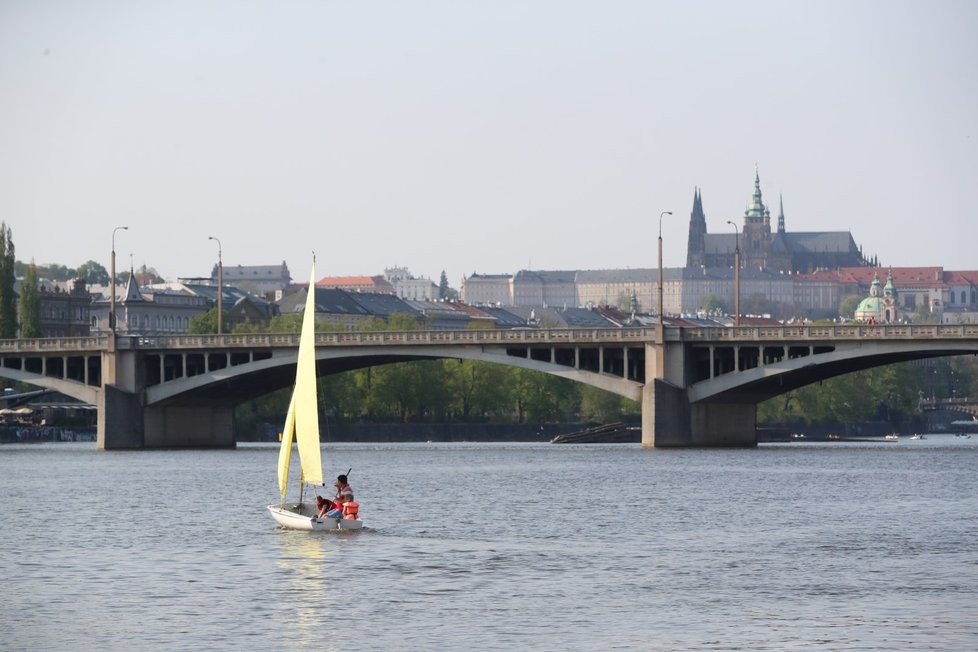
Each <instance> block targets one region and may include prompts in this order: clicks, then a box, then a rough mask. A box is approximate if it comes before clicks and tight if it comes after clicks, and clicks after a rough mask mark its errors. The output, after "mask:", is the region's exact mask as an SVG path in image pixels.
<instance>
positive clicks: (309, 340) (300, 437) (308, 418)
mask: <svg viewBox="0 0 978 652" xmlns="http://www.w3.org/2000/svg"><path fill="white" fill-rule="evenodd" d="M292 402H293V403H295V431H296V432H295V439H296V443H297V446H298V449H299V461H300V463H301V465H302V478H303V482H307V483H309V484H322V483H323V462H322V457H321V455H320V452H319V405H318V401H317V399H316V265H315V262H313V267H312V271H311V272H310V274H309V291H308V293H307V294H306V306H305V310H304V311H303V313H302V333H301V334H300V336H299V363H298V365H297V367H296V370H295V390H294V393H293V394H292Z"/></svg>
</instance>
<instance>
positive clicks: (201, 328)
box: [187, 308, 227, 335]
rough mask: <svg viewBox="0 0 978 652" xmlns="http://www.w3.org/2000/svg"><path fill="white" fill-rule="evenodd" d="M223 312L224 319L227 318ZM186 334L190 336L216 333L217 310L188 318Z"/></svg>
mask: <svg viewBox="0 0 978 652" xmlns="http://www.w3.org/2000/svg"><path fill="white" fill-rule="evenodd" d="M226 313H227V311H225V317H226V316H227V314H226ZM187 332H188V333H189V334H191V335H213V334H215V333H217V308H211V309H210V310H208V311H207V312H203V313H201V314H199V315H196V316H194V317H191V318H190V323H189V324H187Z"/></svg>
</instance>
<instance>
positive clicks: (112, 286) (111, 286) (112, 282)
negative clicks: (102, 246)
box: [109, 226, 129, 335]
mask: <svg viewBox="0 0 978 652" xmlns="http://www.w3.org/2000/svg"><path fill="white" fill-rule="evenodd" d="M128 230H129V227H128V226H117V227H115V228H114V229H112V264H111V265H110V267H112V271H111V273H110V275H109V292H110V294H111V295H112V296H111V297H110V298H109V331H110V332H111V333H112V334H113V335H115V232H116V231H128Z"/></svg>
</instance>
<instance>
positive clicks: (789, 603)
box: [0, 435, 978, 651]
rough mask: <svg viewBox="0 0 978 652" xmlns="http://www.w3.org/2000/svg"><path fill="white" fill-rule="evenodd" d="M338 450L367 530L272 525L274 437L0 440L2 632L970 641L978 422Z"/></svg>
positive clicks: (105, 638)
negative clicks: (210, 444) (848, 431)
mask: <svg viewBox="0 0 978 652" xmlns="http://www.w3.org/2000/svg"><path fill="white" fill-rule="evenodd" d="M324 455H325V461H326V469H327V475H328V477H334V476H335V475H336V474H338V473H343V472H345V471H346V470H347V468H350V467H352V472H351V474H350V481H351V484H352V485H353V487H354V489H355V490H356V495H357V499H358V501H359V502H360V504H361V516H362V517H363V518H364V521H365V524H366V526H367V529H365V530H363V531H362V532H360V533H353V534H351V535H346V536H337V535H334V534H322V533H303V532H291V531H285V530H281V529H278V528H277V527H276V526H275V524H274V522H273V521H272V519H271V518H270V516H269V515H268V514H267V512H266V510H265V505H267V504H268V503H269V502H274V501H275V500H276V486H275V467H276V460H277V448H276V446H275V445H263V444H247V445H240V446H239V447H238V448H237V449H236V450H222V451H181V450H173V451H126V452H97V451H96V450H95V449H94V444H74V443H62V444H33V445H27V444H10V445H4V446H0V495H2V496H3V501H2V503H0V505H2V506H0V517H2V523H3V536H2V552H0V577H2V585H3V590H2V598H0V649H3V650H134V649H135V650H150V649H160V650H163V649H165V650H237V651H242V650H299V649H316V650H415V649H421V650H469V649H471V650H476V649H478V650H514V649H515V650H921V649H934V650H974V649H976V648H978V618H976V614H978V612H976V605H978V508H976V504H978V500H976V498H978V491H976V489H978V436H975V437H972V438H971V439H964V438H960V437H954V436H953V435H932V436H930V437H928V438H927V439H925V440H922V441H910V440H909V439H907V438H904V439H901V440H900V441H898V442H892V443H890V442H887V443H883V442H861V443H847V442H830V443H823V444H816V443H798V442H793V443H786V444H765V445H761V446H759V447H758V448H756V449H734V450H705V449H694V450H642V449H641V448H639V447H638V446H637V445H627V444H619V445H579V446H572V445H564V446H556V445H549V444H525V443H517V444H506V443H498V444H492V443H473V444H465V443H457V444H424V443H405V444H335V445H329V446H326V447H324Z"/></svg>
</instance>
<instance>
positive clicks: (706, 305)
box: [703, 294, 727, 315]
mask: <svg viewBox="0 0 978 652" xmlns="http://www.w3.org/2000/svg"><path fill="white" fill-rule="evenodd" d="M703 310H705V311H706V312H707V313H708V314H711V315H726V314H727V302H726V301H724V300H723V297H721V296H720V295H719V294H708V295H706V296H705V297H703Z"/></svg>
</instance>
